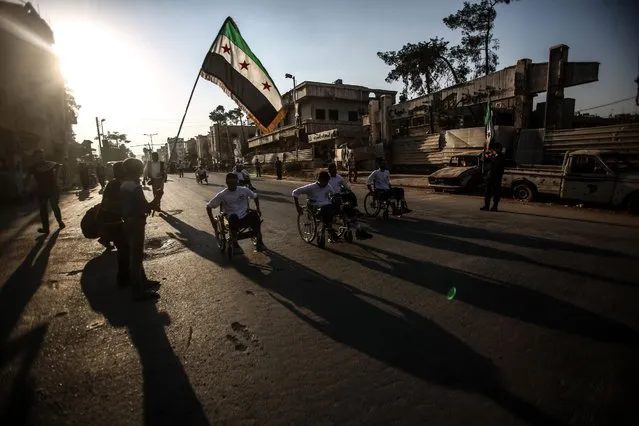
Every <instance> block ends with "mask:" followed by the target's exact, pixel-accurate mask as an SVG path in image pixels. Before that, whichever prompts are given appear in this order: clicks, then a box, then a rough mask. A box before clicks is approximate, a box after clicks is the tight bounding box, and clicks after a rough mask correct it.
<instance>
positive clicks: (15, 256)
mask: <svg viewBox="0 0 639 426" xmlns="http://www.w3.org/2000/svg"><path fill="white" fill-rule="evenodd" d="M170 180H171V181H170V182H169V183H168V184H167V187H166V195H165V198H164V201H163V203H164V204H163V207H164V209H165V210H167V211H168V215H167V216H166V217H164V218H161V217H158V216H155V217H153V218H150V219H149V223H148V227H147V253H148V258H147V262H146V269H147V273H148V274H149V275H150V277H152V278H154V279H157V280H160V281H161V282H162V286H161V289H160V291H159V292H160V294H161V299H160V300H159V301H158V302H157V303H155V304H154V303H137V304H134V303H132V302H131V301H130V295H129V293H128V291H127V290H119V289H118V288H117V287H116V286H115V282H114V281H115V272H116V271H115V268H116V263H115V254H103V253H102V250H101V246H99V244H98V243H97V242H95V241H90V240H86V239H84V238H83V237H82V235H81V233H80V230H79V221H80V218H81V216H82V213H83V211H85V210H86V209H87V208H89V207H90V206H92V205H94V204H95V203H96V202H97V201H99V199H100V197H99V195H98V194H97V192H95V191H93V192H92V193H91V194H88V195H87V194H80V195H79V196H76V195H73V194H72V195H70V196H69V197H67V198H66V199H65V200H64V203H63V214H64V216H65V217H66V220H67V225H68V227H67V229H64V230H63V231H62V232H59V233H54V234H51V235H50V236H49V237H48V238H44V239H39V240H35V239H34V238H35V229H36V228H37V217H36V216H35V215H34V214H33V213H31V214H29V213H25V212H20V213H19V214H18V213H16V214H15V215H14V217H12V219H11V221H10V222H5V227H4V229H3V230H2V231H0V260H1V264H2V268H1V270H0V284H1V287H0V319H1V326H0V353H1V354H2V356H1V357H0V368H1V370H0V410H1V411H0V424H2V425H19V424H33V425H140V424H145V425H164V424H166V425H207V424H210V425H213V424H407V425H417V424H428V425H431V424H432V425H466V424H485V425H512V424H539V425H550V424H571V425H636V424H639V414H638V413H639V410H637V406H636V391H637V385H639V364H638V363H637V359H638V355H639V315H638V314H637V312H638V311H637V307H638V306H639V268H637V260H638V258H639V244H638V242H639V223H638V221H637V219H636V218H633V217H630V216H626V215H624V214H615V213H609V212H599V211H591V210H585V209H575V208H565V207H562V206H544V205H520V204H515V203H512V202H505V203H503V206H502V209H503V211H502V212H498V213H492V212H481V211H479V210H478V208H479V207H480V205H481V202H480V200H479V199H478V198H476V197H464V196H451V195H446V194H431V193H427V192H424V191H419V190H408V191H407V195H408V199H409V202H410V206H411V207H412V208H413V209H414V213H412V214H410V215H408V216H405V217H404V218H400V219H397V218H391V219H389V220H388V221H383V220H382V219H381V218H380V219H373V220H370V221H369V226H370V227H371V229H372V230H373V232H374V234H375V237H374V238H373V239H371V240H367V241H364V242H356V243H354V244H348V243H345V242H343V243H338V244H330V245H327V248H326V249H319V248H318V247H316V246H314V245H309V244H306V243H304V242H303V241H302V240H301V239H300V238H299V236H298V235H297V229H296V213H295V209H294V207H293V204H292V199H291V197H290V192H291V190H292V189H293V188H294V187H295V186H296V185H299V183H295V182H290V181H281V182H277V181H272V180H261V181H260V180H256V181H255V186H257V187H258V190H259V193H260V198H261V201H262V210H263V214H264V221H265V222H264V235H265V243H266V245H267V246H268V251H267V252H265V253H253V252H252V251H250V250H249V244H247V242H246V241H245V242H243V243H242V245H243V246H244V247H245V248H246V255H245V256H239V257H237V258H235V259H234V260H233V261H229V260H227V259H226V258H225V257H224V255H222V254H221V253H219V251H218V249H217V247H216V245H215V241H214V238H213V237H212V235H211V227H210V224H209V222H208V218H207V216H206V213H205V210H204V203H205V201H206V200H208V199H210V198H211V197H212V196H213V195H214V194H215V192H216V191H218V190H220V189H221V188H222V186H221V185H222V175H216V176H212V180H211V184H210V185H208V186H202V185H197V184H196V183H195V180H194V179H193V178H192V177H187V178H182V179H180V178H177V177H176V176H172V177H171V178H170ZM356 192H357V193H358V194H359V196H360V203H361V200H362V195H363V187H362V186H361V185H358V186H357V187H356ZM87 197H88V198H87ZM452 287H455V288H456V290H457V294H456V297H455V298H454V299H453V300H448V298H447V294H448V292H449V290H450V289H451V288H452Z"/></svg>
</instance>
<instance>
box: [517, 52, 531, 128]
mask: <svg viewBox="0 0 639 426" xmlns="http://www.w3.org/2000/svg"><path fill="white" fill-rule="evenodd" d="M531 65H532V61H531V60H530V59H520V60H518V61H517V65H516V66H515V131H519V130H521V129H525V128H527V127H528V122H529V120H530V117H531V115H532V112H533V96H532V95H531V94H530V93H528V79H529V77H530V67H531Z"/></svg>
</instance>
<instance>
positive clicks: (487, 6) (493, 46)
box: [443, 0, 516, 77]
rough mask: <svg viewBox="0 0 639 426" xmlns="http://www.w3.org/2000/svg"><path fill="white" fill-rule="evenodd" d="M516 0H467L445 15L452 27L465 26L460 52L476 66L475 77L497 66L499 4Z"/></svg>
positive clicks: (448, 25)
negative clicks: (496, 19)
mask: <svg viewBox="0 0 639 426" xmlns="http://www.w3.org/2000/svg"><path fill="white" fill-rule="evenodd" d="M511 1H516V0H480V1H479V2H478V3H471V2H468V1H465V2H464V7H462V8H461V9H459V10H458V11H457V12H456V13H454V14H451V15H448V16H447V17H446V18H444V19H443V21H444V24H445V25H446V26H447V27H448V28H450V29H452V30H461V32H462V39H461V43H460V45H459V46H458V49H459V52H458V53H459V54H461V55H463V56H465V57H466V58H467V59H468V60H469V62H470V63H472V64H473V66H474V71H475V73H474V74H475V77H480V76H482V75H488V74H490V73H491V72H495V71H496V70H497V65H498V57H497V53H496V51H497V50H498V49H499V40H498V39H496V38H495V37H494V32H493V29H494V27H495V18H496V17H497V10H496V9H495V7H496V6H497V5H498V4H510V3H511Z"/></svg>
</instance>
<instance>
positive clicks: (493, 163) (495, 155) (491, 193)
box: [480, 142, 504, 212]
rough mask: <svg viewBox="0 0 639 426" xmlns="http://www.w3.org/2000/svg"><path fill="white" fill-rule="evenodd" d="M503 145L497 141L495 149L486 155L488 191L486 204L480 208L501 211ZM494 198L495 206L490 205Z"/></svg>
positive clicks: (485, 167)
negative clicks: (499, 207)
mask: <svg viewBox="0 0 639 426" xmlns="http://www.w3.org/2000/svg"><path fill="white" fill-rule="evenodd" d="M501 151H502V145H501V144H500V143H499V142H497V143H496V144H495V145H494V147H493V149H491V150H489V151H488V152H487V153H485V155H484V171H485V176H486V193H485V196H484V206H483V207H482V208H481V209H480V210H483V211H486V210H489V209H490V211H493V212H496V211H499V209H498V206H499V200H500V199H501V179H502V178H503V176H504V155H503V154H502V152H501ZM491 198H492V200H493V206H492V208H491V207H490V199H491Z"/></svg>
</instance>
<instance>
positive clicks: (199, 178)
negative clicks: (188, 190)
mask: <svg viewBox="0 0 639 426" xmlns="http://www.w3.org/2000/svg"><path fill="white" fill-rule="evenodd" d="M195 180H196V182H197V183H203V182H206V184H207V185H208V184H209V175H208V173H207V172H206V170H203V171H199V170H196V171H195Z"/></svg>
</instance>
